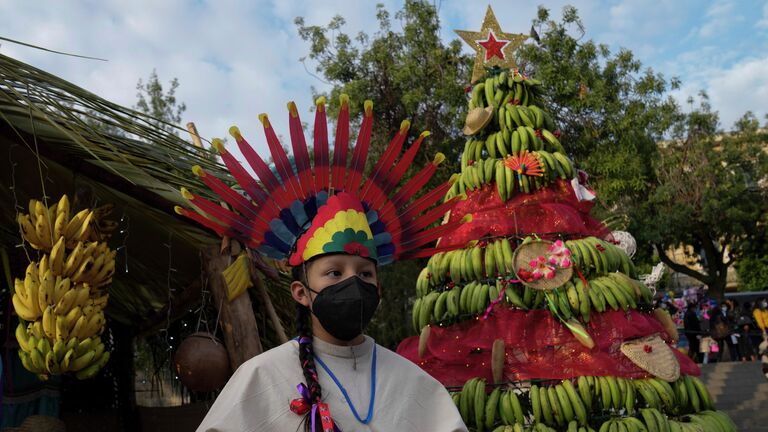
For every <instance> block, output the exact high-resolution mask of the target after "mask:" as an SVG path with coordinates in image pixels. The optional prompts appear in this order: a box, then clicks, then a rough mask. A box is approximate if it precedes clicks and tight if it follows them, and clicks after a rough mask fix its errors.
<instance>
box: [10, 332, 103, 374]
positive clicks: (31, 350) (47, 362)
mask: <svg viewBox="0 0 768 432" xmlns="http://www.w3.org/2000/svg"><path fill="white" fill-rule="evenodd" d="M35 327H37V326H33V325H32V324H29V327H26V328H25V326H24V324H21V323H20V324H19V325H18V326H17V327H16V333H15V334H16V340H17V341H18V343H19V348H20V350H19V358H20V359H21V363H22V365H23V366H24V368H25V369H27V370H29V371H30V372H32V373H35V374H37V375H38V377H40V379H42V380H45V379H47V378H48V376H50V375H60V374H63V373H67V372H72V373H75V376H76V377H77V378H79V379H85V378H90V377H91V376H93V375H95V374H96V372H98V371H99V370H100V369H101V368H102V367H104V365H105V364H106V363H107V361H108V360H109V356H110V352H109V351H106V349H105V346H104V344H103V343H102V341H101V338H100V337H87V338H84V339H80V338H78V337H71V338H68V339H66V340H65V339H55V340H54V341H53V342H51V341H50V340H49V339H48V338H46V337H45V336H43V335H39V334H38V335H36V333H37V331H38V329H36V328H35Z"/></svg>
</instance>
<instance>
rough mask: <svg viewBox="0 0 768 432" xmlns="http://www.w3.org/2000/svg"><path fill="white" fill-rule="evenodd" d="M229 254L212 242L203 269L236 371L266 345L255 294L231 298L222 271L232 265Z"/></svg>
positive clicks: (204, 258)
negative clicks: (252, 298)
mask: <svg viewBox="0 0 768 432" xmlns="http://www.w3.org/2000/svg"><path fill="white" fill-rule="evenodd" d="M229 258H230V257H229V255H228V254H222V253H221V252H220V251H219V247H218V246H209V247H207V248H206V249H205V250H204V252H203V269H204V271H205V276H206V277H207V278H208V286H209V287H210V289H211V294H212V295H213V301H214V305H215V306H216V308H217V309H218V310H219V325H220V326H221V330H222V334H223V335H224V346H225V347H226V348H227V353H228V354H229V364H230V365H231V366H232V370H233V371H234V370H237V368H238V367H240V365H241V364H243V363H244V362H246V361H247V360H249V359H251V358H252V357H254V356H256V355H258V354H261V352H262V351H263V348H262V346H261V340H260V339H259V327H258V324H257V323H256V316H255V315H254V314H253V305H252V304H251V298H250V297H249V296H247V295H240V296H238V297H237V298H235V299H234V300H232V301H231V302H230V301H229V300H228V299H227V286H226V283H225V282H224V277H223V276H222V275H221V273H222V271H224V269H225V268H227V266H228V265H229Z"/></svg>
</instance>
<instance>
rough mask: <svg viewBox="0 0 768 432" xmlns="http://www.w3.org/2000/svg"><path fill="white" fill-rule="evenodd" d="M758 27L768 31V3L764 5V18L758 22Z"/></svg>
mask: <svg viewBox="0 0 768 432" xmlns="http://www.w3.org/2000/svg"><path fill="white" fill-rule="evenodd" d="M756 27H757V28H764V29H768V3H766V4H764V5H763V17H762V18H761V19H760V21H758V22H757V24H756Z"/></svg>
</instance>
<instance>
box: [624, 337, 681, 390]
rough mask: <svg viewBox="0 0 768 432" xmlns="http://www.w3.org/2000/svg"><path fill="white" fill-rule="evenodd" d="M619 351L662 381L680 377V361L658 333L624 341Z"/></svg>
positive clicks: (674, 379) (671, 380)
mask: <svg viewBox="0 0 768 432" xmlns="http://www.w3.org/2000/svg"><path fill="white" fill-rule="evenodd" d="M621 352H622V353H624V355H625V356H627V358H629V359H630V360H632V363H634V364H636V365H638V366H639V367H640V368H642V369H643V370H645V371H647V372H648V373H650V374H652V375H654V376H657V377H659V378H661V379H663V380H664V381H669V382H673V381H676V380H677V379H678V378H680V363H679V362H678V361H677V357H676V356H675V353H674V352H673V351H672V348H670V347H669V345H667V344H666V343H665V342H664V340H663V339H662V338H661V337H659V335H653V336H647V337H644V338H640V339H635V340H632V341H629V342H624V343H623V344H621Z"/></svg>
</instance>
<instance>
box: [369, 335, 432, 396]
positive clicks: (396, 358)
mask: <svg viewBox="0 0 768 432" xmlns="http://www.w3.org/2000/svg"><path fill="white" fill-rule="evenodd" d="M376 353H377V356H378V358H379V361H380V362H381V363H382V364H386V367H387V368H388V369H389V368H391V369H393V370H396V371H397V373H398V374H402V375H404V376H407V377H408V378H410V379H417V380H418V384H419V385H424V384H427V385H434V386H438V387H440V388H442V389H444V387H443V385H442V384H440V382H439V381H438V380H436V379H434V378H432V375H430V374H428V373H427V372H425V371H424V369H422V368H420V367H419V365H417V364H416V363H413V362H412V361H410V360H408V359H407V358H405V357H403V356H401V355H400V354H398V353H396V352H394V351H392V350H390V349H387V348H385V347H383V346H381V345H379V344H376Z"/></svg>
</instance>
